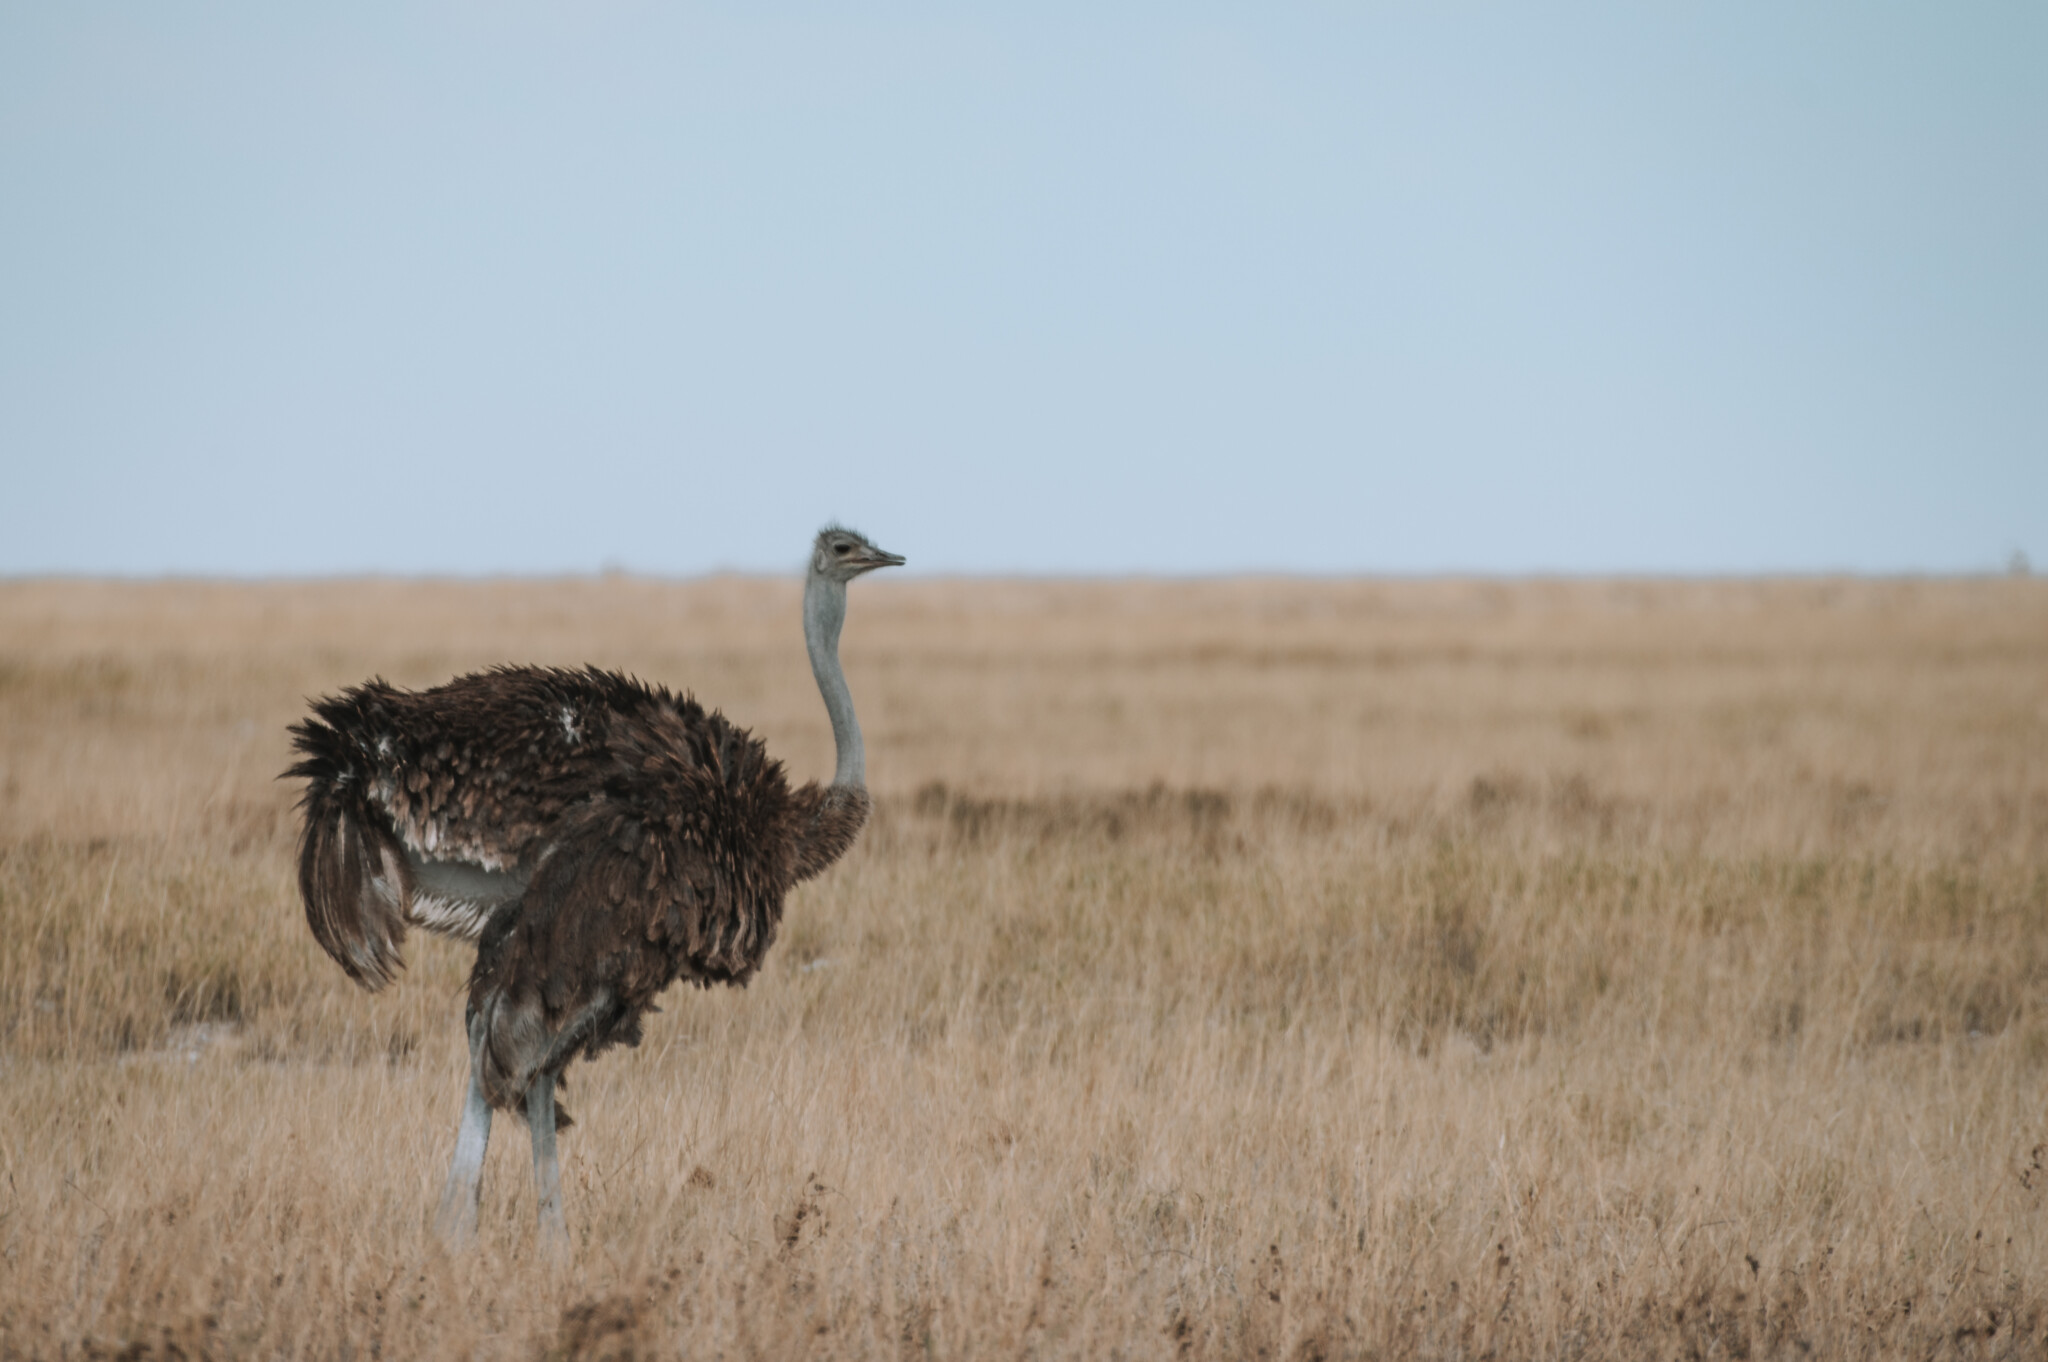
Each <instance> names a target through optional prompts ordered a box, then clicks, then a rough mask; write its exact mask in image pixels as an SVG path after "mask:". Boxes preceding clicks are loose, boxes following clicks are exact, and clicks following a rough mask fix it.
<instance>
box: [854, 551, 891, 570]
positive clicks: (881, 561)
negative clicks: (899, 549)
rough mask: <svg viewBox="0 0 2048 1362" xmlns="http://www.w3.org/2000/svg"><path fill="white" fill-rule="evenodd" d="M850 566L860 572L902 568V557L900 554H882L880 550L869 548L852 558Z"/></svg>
mask: <svg viewBox="0 0 2048 1362" xmlns="http://www.w3.org/2000/svg"><path fill="white" fill-rule="evenodd" d="M851 565H852V566H853V567H856V568H858V569H860V570H861V571H862V572H873V571H874V570H875V569H876V568H885V567H902V566H903V555H902V554H900V553H884V552H883V551H882V550H880V549H877V548H869V549H866V550H864V551H862V552H861V553H860V554H859V556H857V557H856V558H854V559H853V562H852V564H851Z"/></svg>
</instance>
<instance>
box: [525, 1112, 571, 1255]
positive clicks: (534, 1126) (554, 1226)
mask: <svg viewBox="0 0 2048 1362" xmlns="http://www.w3.org/2000/svg"><path fill="white" fill-rule="evenodd" d="M526 1128H527V1130H528V1131H529V1132H531V1134H532V1135H533V1185H534V1189H535V1191H536V1192H538V1193H539V1196H540V1238H541V1245H542V1247H544V1248H546V1249H548V1250H549V1251H551V1252H561V1251H563V1250H565V1249H567V1248H568V1247H569V1226H568V1224H567V1223H566V1222H565V1221H564V1220H563V1219H562V1170H561V1168H560V1167H559V1166H557V1165H556V1163H555V1076H554V1075H553V1074H551V1073H539V1074H535V1075H534V1079H533V1086H532V1087H530V1088H528V1089H527V1090H526Z"/></svg>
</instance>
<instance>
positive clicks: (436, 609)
mask: <svg viewBox="0 0 2048 1362" xmlns="http://www.w3.org/2000/svg"><path fill="white" fill-rule="evenodd" d="M796 591H797V588H796V586H795V584H794V583H783V582H764V581H754V580H741V579H733V580H711V581H704V582H695V583H688V584H664V583H654V582H645V581H637V580H631V579H606V580H593V581H565V582H490V583H419V582H401V581H374V582H359V583H309V584H297V585H264V586H255V585H217V584H198V583H190V584H187V583H169V584H114V583H96V582H45V583H11V584H0V1028H4V1037H5V1039H4V1048H0V1065H4V1068H0V1072H4V1075H5V1079H6V1081H5V1084H4V1088H0V1175H4V1183H5V1186H4V1192H0V1196H4V1198H5V1200H4V1203H0V1250H4V1258H0V1263H4V1266H0V1354H5V1355H9V1356H15V1355H20V1356H51V1357H58V1356H87V1355H122V1356H131V1357H144V1356H152V1355H154V1356H166V1357H168V1356H176V1355H182V1356H187V1357H196V1356H223V1357H255V1356H265V1357H267V1356H301V1355H305V1356H355V1357H361V1356H383V1357H415V1356H433V1355H470V1356H477V1357H499V1356H509V1357H533V1356H553V1357H565V1356H608V1357H626V1356H661V1355H667V1356H673V1355H677V1354H682V1353H687V1354H689V1355H720V1356H750V1355H758V1356H769V1357H794V1356H819V1357H826V1356H835V1357H836V1356H848V1357H869V1356H919V1357H923V1356H948V1357H958V1356H967V1357H990V1356H1017V1357H1058V1356H1087V1357H1106V1356H1121V1357H1131V1358H1139V1357H1232V1358H1235V1357H1254V1356H1264V1357H1283V1356H1284V1357H1288V1358H1336V1357H1347V1356H1380V1357H1397V1356H1457V1357H1480V1356H1488V1355H1491V1356H1495V1357H1502V1358H1507V1357H1597V1356H1617V1355H1619V1356H1673V1357H1677V1356H1700V1357H1713V1356H1752V1357H1761V1356H1788V1357H1789V1356H1804V1355H1806V1354H1807V1352H1808V1351H1809V1350H1811V1351H1813V1352H1815V1353H1817V1354H1819V1355H1823V1356H1898V1355H1924V1356H1942V1355H1960V1356H2036V1355H2040V1354H2041V1353H2042V1352H2043V1351H2044V1350H2048V1237H2044V1226H2043V1215H2044V1205H2048V1083H2044V1079H2048V1008H2044V997H2043V988H2044V983H2048V761H2044V758H2048V589H2044V587H2043V586H2042V585H2041V584H2038V583H2034V582H2028V581H1952V582H1859V581H1839V582H1836V581H1811V582H1755V583H1748V582H1745V583H1722V582H1715V583H1686V582H1613V583H1607V582H1599V583H1551V582H1533V583H1518V584H1506V583H1495V582H1414V583H1347V582H1266V581H1251V582H1214V583H1194V584H1188V583H1165V582H1159V583H1145V582H1139V583H1115V584H1093V583H1037V584H1032V583H943V582H916V581H911V582H902V583H886V582H875V583H872V584H870V583H863V584H862V586H861V587H860V588H859V589H858V596H857V599H856V601H855V603H854V618H853V620H852V621H851V622H850V624H849V626H848V633H847V639H846V646H845V651H846V657H847V665H848V670H849V673H850V675H851V679H852V682H853V686H854V690H855V694H856V696H857V698H858V700H859V703H860V707H861V712H862V716H863V720H864V724H865V726H866V728H867V730H868V748H869V753H870V766H871V769H872V773H873V776H874V779H875V783H876V789H877V793H878V795H879V797H880V805H879V809H878V812H877V816H876V819H875V822H874V824H873V825H872V826H871V828H870V831H869V833H868V834H867V836H866V837H865V839H864V840H863V842H862V844H861V845H860V846H859V847H858V848H857V849H856V851H855V852H854V854H853V855H852V856H851V857H849V858H848V860H847V861H846V862H844V863H842V865H841V866H840V867H839V868H837V869H836V870H835V871H833V872H832V873H831V874H830V875H829V876H828V877H827V878H826V879H825V880H823V881H822V882H819V883H816V884H813V885H811V886H807V887H806V888H805V889H804V890H803V891H801V892H800V893H799V894H798V895H797V896H796V897H795V898H794V899H793V900H792V902H791V904H790V911H789V916H788V919H787V921H786V923H785V927H784V936H783V940H782V942H781V943H780V944H779V945H778V946H777V947H776V951H775V953H774V955H773V956H772V957H771V960H770V963H769V966H768V968H767V969H766V970H765V971H764V973H763V975H762V977H761V978H760V979H759V980H757V981H756V983H755V984H754V985H753V986H752V987H751V988H749V989H748V990H746V991H744V992H738V993H735V992H717V993H690V992H683V993H677V994H672V995H671V1000H670V1006H669V1008H668V1011H667V1012H665V1013H664V1014H663V1015H662V1016H661V1017H659V1018H655V1019H653V1020H654V1021H655V1022H656V1023H658V1024H656V1025H654V1026H653V1027H652V1028H651V1030H650V1034H649V1038H648V1042H647V1044H646V1045H645V1046H644V1047H643V1048H642V1049H641V1050H639V1051H637V1052H629V1053H623V1054H614V1055H611V1056H608V1057H606V1058H605V1059H604V1060H603V1061H602V1062H600V1063H598V1064H595V1065H590V1066H578V1067H577V1068H575V1069H573V1070H572V1071H571V1090H570V1093H569V1098H568V1100H569V1105H570V1106H571V1107H573V1108H574V1109H575V1110H576V1112H577V1115H578V1117H579V1123H578V1125H577V1127H576V1129H575V1130H573V1131H572V1132H570V1134H569V1135H568V1136H566V1137H565V1140H564V1160H565V1166H564V1180H565V1183H566V1185H567V1189H568V1208H569V1214H570V1222H571V1226H572V1230H573V1232H574V1234H575V1237H576V1241H577V1242H576V1247H575V1250H574V1254H573V1258H572V1260H571V1261H570V1262H568V1263H566V1264H550V1263H548V1262H546V1261H544V1260H539V1259H537V1258H536V1256H535V1250H534V1234H533V1231H532V1224H531V1222H532V1216H533V1209H534V1208H533V1201H532V1191H531V1187H530V1183H529V1181H528V1178H527V1174H526V1170H525V1156H526V1151H525V1148H524V1138H523V1135H522V1133H521V1132H519V1131H518V1130H516V1129H512V1130H501V1132H500V1135H499V1140H498V1143H497V1147H496V1148H495V1149H494V1150H493V1151H492V1154H491V1159H490V1163H489V1169H488V1173H487V1181H486V1186H485V1225H484V1230H483V1234H482V1241H481V1244H480V1246H479V1248H478V1249H477V1251H476V1252H475V1253H474V1254H472V1255H470V1256H466V1257H456V1258H450V1257H448V1256H447V1255H445V1254H444V1253H443V1252H442V1251H441V1250H440V1249H439V1248H438V1247H437V1245H436V1243H435V1242H434V1240H433V1238H432V1236H431V1234H430V1232H429V1229H428V1224H427V1221H428V1215H429V1212H430V1208H431V1203H432V1200H433V1197H434V1195H435V1193H436V1191H437V1189H438V1183H439V1178H440V1175H441V1171H442V1169H443V1166H444V1164H443V1160H444V1159H445V1157H446V1154H447V1152H448V1144H449V1141H450V1138H451V1136H452V1132H453V1127H454V1123H455V1117H456V1113H457V1108H458V1105H459V1100H460V1095H461V1088H462V1081H463V1080H462V1070H463V1063H464V1055H463V1051H462V1042H461V1036H460V1020H459V1019H460V1010H461V997H460V994H461V988H462V983H463V979H464V976H465V972H466V969H467V964H468V958H467V952H465V951H463V950H461V949H458V948H454V947H451V946H448V945H446V944H444V943H438V942H434V941H431V940H425V939H421V938H418V937H416V938H415V939H414V941H413V943H412V944H411V947H410V951H411V955H412V960H413V964H412V968H411V970H410V972H409V975H408V977H407V978H405V979H404V980H403V981H402V982H401V984H400V985H399V986H398V987H397V988H396V989H395V990H394V991H392V992H391V993H389V994H387V995H385V996H383V997H379V998H375V999H372V998H368V997H365V996H363V995H361V994H359V993H357V992H356V991H355V990H354V989H353V988H352V986H350V985H349V984H348V983H347V982H346V980H345V979H344V978H343V977H342V975H341V974H340V972H339V971H338V970H336V969H334V968H333V967H332V966H331V965H330V964H329V963H328V962H327V961H326V960H325V959H324V957H322V956H320V954H319V953H318V950H317V948H315V946H314V945H313V943H312V940H311V938H310V936H309V935H308V934H307V933H306V931H305V930H304V928H303V926H302V925H301V922H300V919H299V913H298V908H297V904H296V901H295V893H294V889H293V884H292V862H291V853H292V846H291V842H292V835H293V829H292V820H291V816H290V810H289V804H290V800H291V798H292V797H293V794H294V791H292V790H291V789H290V788H288V787H286V786H283V785H280V784H279V783H277V782H276V781H275V780H274V779H273V776H274V773H275V772H276V771H278V770H279V769H281V768H282V767H283V766H284V765H285V763H286V754H285V741H284V736H283V728H284V725H285V724H286V723H287V722H289V721H290V720H291V719H292V718H293V717H295V716H296V715H297V714H298V713H299V712H300V711H301V708H302V703H303V697H305V696H307V695H309V694H313V693H316V692H320V691H324V690H328V689H331V688H333V687H335V686H338V685H340V684H344V683H347V682H350V681H353V680H356V679H359V678H360V677H362V676H364V675H368V674H370V673H373V672H378V673H382V674H384V675H386V676H388V677H390V678H391V679H392V680H395V681H399V682H403V683H410V684H431V683H433V682H435V681H438V680H441V679H444V678H445V677H446V676H448V675H450V674H451V673H453V672H456V671H459V670H463V669H467V668H470V667H474V666H479V665H483V664H487V663H490V662H495V661H502V660H508V659H517V660H527V661H539V662H558V663H565V664H576V663H581V662H584V661H592V662H597V663H600V664H604V665H608V666H615V667H621V668H625V669H629V670H633V671H636V672H639V673H641V674H644V675H647V676H649V677H652V678H656V679H660V680H663V681H666V682H670V683H672V684H677V685H687V686H691V687H694V688H695V689H696V690H697V691H698V692H699V693H700V695H702V696H703V697H704V698H706V699H707V700H711V701H714V702H716V703H718V704H720V705H721V706H722V707H724V708H725V709H726V711H727V712H728V713H730V714H732V715H733V716H734V717H735V718H737V719H739V720H740V721H742V722H744V723H747V724H750V725H752V726H754V727H755V728H756V729H757V730H759V731H761V732H762V733H763V734H764V736H765V737H767V738H768V740H769V741H770V744H771V746H772V748H773V749H774V750H776V751H777V752H779V753H780V754H782V755H783V756H785V758H787V759H788V760H789V761H790V763H791V765H792V767H793V768H794V770H795V772H796V774H797V775H798V776H799V777H808V776H811V775H822V774H823V773H824V772H825V771H826V770H827V769H828V768H829V764H830V753H831V742H830V736H829V732H828V730H827V726H826V723H825V719H824V714H823V711H822V708H821V707H820V706H819V704H818V701H817V697H816V694H815V691H814V690H813V689H812V688H811V683H810V680H809V673H808V669H807V667H806V665H805V660H804V655H803V651H802V642H801V638H800V635H799V633H798V630H797V624H796V620H797V613H796V609H797V607H796Z"/></svg>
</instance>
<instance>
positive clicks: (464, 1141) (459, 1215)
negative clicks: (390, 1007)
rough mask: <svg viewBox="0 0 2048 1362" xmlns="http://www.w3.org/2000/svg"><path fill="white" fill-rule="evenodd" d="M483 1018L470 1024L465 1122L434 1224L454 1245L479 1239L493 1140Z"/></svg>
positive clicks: (457, 1246)
mask: <svg viewBox="0 0 2048 1362" xmlns="http://www.w3.org/2000/svg"><path fill="white" fill-rule="evenodd" d="M483 1045H484V1019H483V1017H482V1016H481V1015H479V1016H477V1017H475V1018H472V1019H471V1021H470V1023H469V1096H468V1097H467V1098H466V1099H465V1100H464V1101H463V1104H462V1125H461V1126H460V1127H459V1128H457V1130H456V1132H455V1157H454V1158H453V1159H451V1160H450V1161H449V1164H448V1184H447V1186H446V1187H444V1188H442V1190H441V1210H440V1213H439V1214H438V1215H436V1216H435V1217H434V1226H435V1228H436V1229H438V1230H439V1231H440V1232H441V1237H442V1238H443V1239H445V1240H447V1241H448V1242H449V1244H450V1245H452V1246H453V1247H455V1248H466V1247H468V1245H469V1243H470V1241H471V1240H472V1239H474V1238H476V1203H477V1195H478V1193H479V1192H480V1191H481V1190H482V1188H483V1176H484V1150H485V1149H486V1148H487V1147H488V1146H489V1145H490V1142H491V1104H490V1103H489V1102H486V1101H485V1100H484V1089H483V1083H482V1081H481V1067H480V1066H481V1065H482V1064H483Z"/></svg>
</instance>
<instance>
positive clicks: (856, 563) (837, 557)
mask: <svg viewBox="0 0 2048 1362" xmlns="http://www.w3.org/2000/svg"><path fill="white" fill-rule="evenodd" d="M902 564H903V558H902V556H901V555H899V554H894V553H884V552H883V551H882V550H880V549H878V548H876V547H875V546H874V545H873V544H870V543H869V542H868V540H867V536H866V535H864V534H861V533H860V532H858V531H856V530H849V529H846V528H844V527H843V526H839V525H827V526H826V527H825V528H824V529H822V530H819V531H818V541H817V543H816V544H814V545H812V547H811V576H813V577H821V578H823V579H825V580H826V581H830V582H850V581H852V580H853V579H854V578H856V577H858V576H860V575H861V574H862V573H863V572H873V571H874V570H875V569H876V568H880V567H900V566H902Z"/></svg>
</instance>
